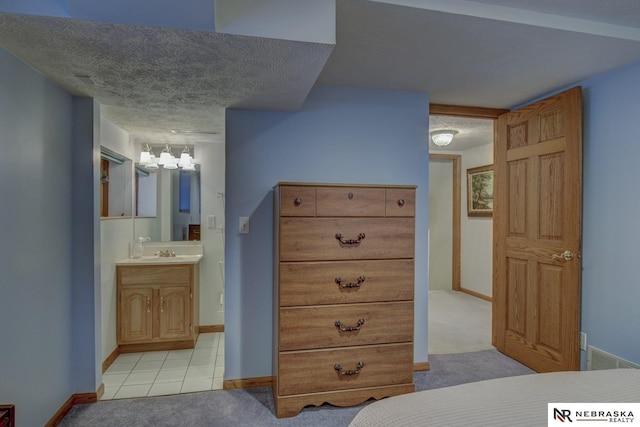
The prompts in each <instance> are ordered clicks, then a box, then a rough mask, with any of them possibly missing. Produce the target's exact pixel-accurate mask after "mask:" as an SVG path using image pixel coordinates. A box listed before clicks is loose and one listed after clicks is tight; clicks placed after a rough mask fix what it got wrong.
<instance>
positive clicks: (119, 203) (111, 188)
mask: <svg viewBox="0 0 640 427" xmlns="http://www.w3.org/2000/svg"><path fill="white" fill-rule="evenodd" d="M132 216H133V213H132V206H131V159H127V158H126V157H124V156H122V155H121V154H119V153H116V152H115V151H113V150H110V149H109V148H107V147H100V217H102V218H131V217H132Z"/></svg>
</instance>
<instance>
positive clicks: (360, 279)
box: [335, 276, 364, 288]
mask: <svg viewBox="0 0 640 427" xmlns="http://www.w3.org/2000/svg"><path fill="white" fill-rule="evenodd" d="M335 281H336V283H337V284H338V285H340V287H341V288H359V287H360V286H362V282H364V276H360V277H358V282H356V283H353V282H352V283H344V284H343V283H342V278H341V277H336V279H335Z"/></svg>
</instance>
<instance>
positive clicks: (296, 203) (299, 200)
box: [293, 197, 302, 206]
mask: <svg viewBox="0 0 640 427" xmlns="http://www.w3.org/2000/svg"><path fill="white" fill-rule="evenodd" d="M293 204H294V205H296V206H300V205H301V204H302V199H301V198H300V197H296V199H295V200H294V201H293Z"/></svg>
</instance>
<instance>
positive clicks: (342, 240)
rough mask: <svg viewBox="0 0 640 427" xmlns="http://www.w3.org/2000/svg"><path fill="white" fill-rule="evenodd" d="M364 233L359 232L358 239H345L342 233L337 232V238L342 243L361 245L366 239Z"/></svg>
mask: <svg viewBox="0 0 640 427" xmlns="http://www.w3.org/2000/svg"><path fill="white" fill-rule="evenodd" d="M364 237H365V236H364V233H360V234H358V238H357V239H347V240H345V239H343V238H342V234H340V233H338V234H336V239H337V240H338V241H340V243H341V244H343V245H359V244H360V242H362V241H363V240H364Z"/></svg>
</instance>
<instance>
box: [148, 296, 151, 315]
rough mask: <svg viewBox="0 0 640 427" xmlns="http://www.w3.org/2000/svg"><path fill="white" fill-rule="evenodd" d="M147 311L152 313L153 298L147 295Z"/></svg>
mask: <svg viewBox="0 0 640 427" xmlns="http://www.w3.org/2000/svg"><path fill="white" fill-rule="evenodd" d="M147 313H151V298H149V297H147Z"/></svg>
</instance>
